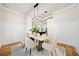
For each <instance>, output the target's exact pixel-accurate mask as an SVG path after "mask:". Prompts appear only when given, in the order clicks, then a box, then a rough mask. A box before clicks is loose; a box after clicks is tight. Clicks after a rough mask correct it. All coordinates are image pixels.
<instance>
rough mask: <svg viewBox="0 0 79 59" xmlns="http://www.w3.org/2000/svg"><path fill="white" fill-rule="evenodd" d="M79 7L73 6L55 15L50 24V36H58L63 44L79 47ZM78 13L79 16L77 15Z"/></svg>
mask: <svg viewBox="0 0 79 59" xmlns="http://www.w3.org/2000/svg"><path fill="white" fill-rule="evenodd" d="M78 9H79V5H78V4H73V5H71V6H69V7H67V8H64V9H61V10H59V11H57V12H55V13H53V19H52V20H51V22H49V24H48V25H49V28H48V29H49V30H48V33H49V36H51V38H53V36H54V35H55V36H57V38H58V39H59V40H60V41H62V43H65V44H68V45H72V46H75V47H79V12H78ZM76 13H78V14H76Z"/></svg>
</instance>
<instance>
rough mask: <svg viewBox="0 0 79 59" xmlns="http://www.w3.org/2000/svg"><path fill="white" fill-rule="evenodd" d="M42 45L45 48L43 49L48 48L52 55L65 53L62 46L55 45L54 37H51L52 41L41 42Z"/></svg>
mask: <svg viewBox="0 0 79 59" xmlns="http://www.w3.org/2000/svg"><path fill="white" fill-rule="evenodd" d="M42 47H43V48H44V49H45V50H48V51H50V52H51V55H53V56H59V55H60V56H62V55H65V49H64V48H60V47H57V39H56V37H55V38H54V39H52V42H51V43H50V42H47V43H46V42H44V43H42Z"/></svg>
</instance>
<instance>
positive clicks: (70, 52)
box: [58, 43, 78, 56]
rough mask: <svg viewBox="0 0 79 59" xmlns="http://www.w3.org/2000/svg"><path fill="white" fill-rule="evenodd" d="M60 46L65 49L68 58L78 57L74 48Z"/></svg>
mask: <svg viewBox="0 0 79 59" xmlns="http://www.w3.org/2000/svg"><path fill="white" fill-rule="evenodd" d="M58 46H60V47H64V48H65V50H66V55H67V56H78V53H77V52H76V50H75V48H74V47H72V46H70V45H66V44H62V43H58Z"/></svg>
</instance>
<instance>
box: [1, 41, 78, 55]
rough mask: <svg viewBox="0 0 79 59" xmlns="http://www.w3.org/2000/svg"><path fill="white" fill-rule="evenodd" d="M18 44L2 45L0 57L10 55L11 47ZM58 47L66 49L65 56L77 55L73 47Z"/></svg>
mask: <svg viewBox="0 0 79 59" xmlns="http://www.w3.org/2000/svg"><path fill="white" fill-rule="evenodd" d="M18 43H20V42H13V43H9V44H6V45H3V46H2V48H0V56H2V55H3V56H4V55H11V46H12V45H15V44H18ZM58 46H60V47H64V48H65V49H66V55H67V56H78V53H77V52H76V50H75V48H74V47H73V46H70V45H66V44H62V43H58Z"/></svg>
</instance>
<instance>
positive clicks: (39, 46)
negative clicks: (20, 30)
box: [29, 34, 48, 51]
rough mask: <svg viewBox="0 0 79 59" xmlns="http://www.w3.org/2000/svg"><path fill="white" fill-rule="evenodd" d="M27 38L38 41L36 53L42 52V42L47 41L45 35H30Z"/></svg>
mask: <svg viewBox="0 0 79 59" xmlns="http://www.w3.org/2000/svg"><path fill="white" fill-rule="evenodd" d="M29 37H30V38H33V39H34V40H37V41H38V45H37V50H38V51H42V50H43V48H42V43H43V42H44V41H46V40H48V36H47V35H37V36H34V35H32V34H31V35H29Z"/></svg>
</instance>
